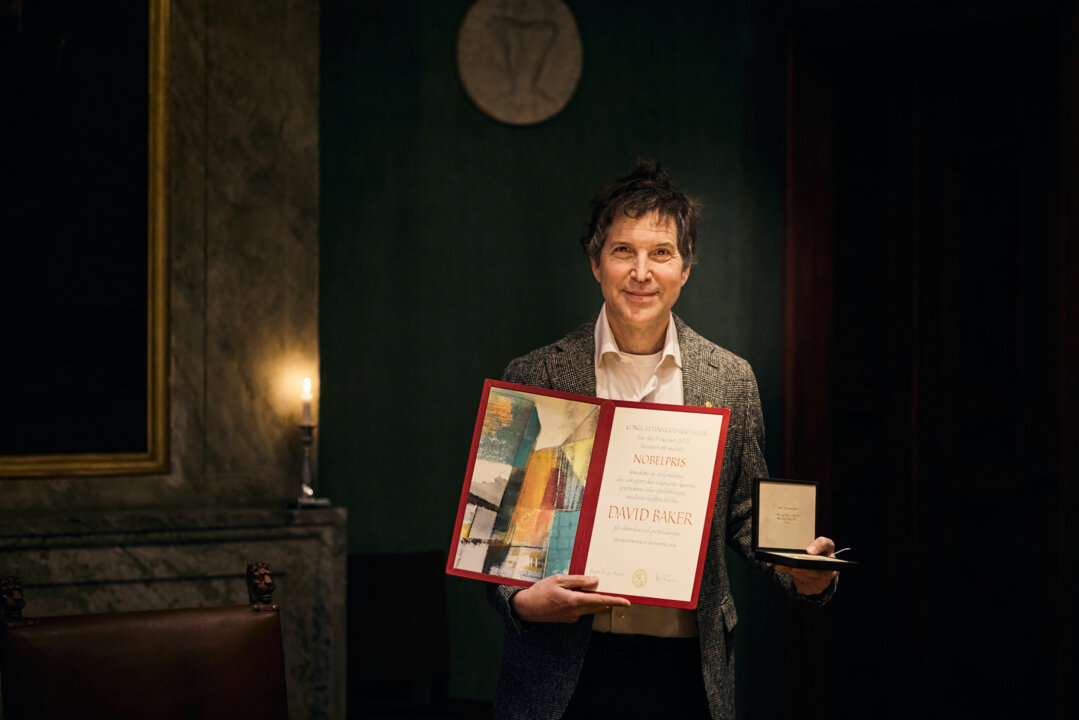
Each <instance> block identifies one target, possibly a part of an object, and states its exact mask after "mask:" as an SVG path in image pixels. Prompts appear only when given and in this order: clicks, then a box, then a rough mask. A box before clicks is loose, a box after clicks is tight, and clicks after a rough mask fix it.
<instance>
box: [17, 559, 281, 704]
mask: <svg viewBox="0 0 1079 720" xmlns="http://www.w3.org/2000/svg"><path fill="white" fill-rule="evenodd" d="M13 581H14V582H13ZM248 589H249V598H250V600H251V602H250V604H248V605H235V606H229V607H204V608H187V609H180V610H149V611H144V612H117V613H104V614H95V615H70V616H64V617H48V618H35V619H27V618H23V617H22V607H23V603H22V597H21V595H22V592H21V586H19V585H18V583H17V579H15V578H4V579H3V588H2V590H3V609H4V618H3V629H2V631H0V643H2V654H0V658H2V661H0V680H2V685H3V691H2V693H3V694H2V697H3V709H4V712H3V717H4V718H5V720H24V719H25V720H29V719H31V718H32V719H33V720H52V719H53V718H56V719H59V718H110V720H126V719H128V718H130V719H131V720H135V719H138V720H145V719H146V718H154V719H155V720H162V719H164V720H170V719H172V718H176V719H179V718H205V719H208V720H216V719H217V718H221V719H224V718H246V717H257V718H260V720H266V719H268V718H269V719H274V718H282V719H283V718H287V717H288V705H287V702H286V695H285V663H284V653H283V650H282V644H281V621H280V614H279V613H278V608H277V606H276V605H274V604H272V602H271V597H270V593H272V591H273V581H272V579H271V578H270V576H269V569H268V568H267V567H266V566H265V564H263V563H252V564H251V565H249V566H248Z"/></svg>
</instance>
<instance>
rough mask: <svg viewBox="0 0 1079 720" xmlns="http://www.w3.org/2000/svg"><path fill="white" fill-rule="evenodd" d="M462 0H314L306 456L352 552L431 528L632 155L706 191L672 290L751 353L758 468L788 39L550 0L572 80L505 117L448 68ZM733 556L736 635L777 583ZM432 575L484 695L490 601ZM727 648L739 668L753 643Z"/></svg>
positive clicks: (748, 700)
mask: <svg viewBox="0 0 1079 720" xmlns="http://www.w3.org/2000/svg"><path fill="white" fill-rule="evenodd" d="M469 4H470V3H469V2H467V1H466V0H458V1H455V2H417V1H410V2H405V1H401V0H385V1H384V2H345V1H343V0H328V1H324V2H323V3H322V10H321V12H322V18H321V24H322V61H321V73H322V87H321V118H322V120H321V167H322V173H321V182H322V186H321V203H322V219H321V227H322V231H321V232H322V235H321V257H320V263H321V277H320V283H321V290H320V310H319V312H320V346H321V348H320V352H321V373H322V395H321V417H320V424H321V427H320V476H321V488H322V490H323V491H324V492H325V494H326V495H328V496H329V497H330V498H331V499H332V500H333V501H334V502H335V503H338V504H343V505H346V506H347V507H348V510H349V516H350V526H349V533H350V549H351V551H352V552H353V553H362V552H396V551H410V550H421V549H432V548H437V549H444V548H448V547H449V545H450V535H451V532H452V528H453V522H454V514H455V511H456V509H457V501H458V498H459V493H460V488H461V483H462V480H463V474H464V470H465V463H466V460H467V456H468V450H469V445H470V442H471V435H472V430H473V424H474V422H475V413H476V408H477V403H478V400H479V392H480V389H481V386H482V383H483V379H484V378H486V377H498V376H500V374H501V372H502V369H503V367H504V366H505V364H506V362H507V361H508V360H510V359H511V358H513V357H515V356H518V355H521V354H523V353H525V352H527V351H529V350H531V349H532V348H534V347H537V346H539V345H542V344H546V343H549V342H551V341H553V340H555V339H556V338H558V337H560V336H561V335H562V334H563V333H564V332H566V331H568V330H570V329H571V328H573V327H575V326H576V325H578V324H579V323H580V322H582V321H583V320H584V319H586V318H587V316H589V315H590V314H591V313H593V312H595V310H596V309H598V307H599V305H600V303H601V302H602V299H601V296H600V293H599V289H598V286H597V285H596V283H595V281H594V280H593V278H592V276H591V273H590V272H589V269H588V264H587V260H586V259H585V258H584V256H583V255H581V254H580V250H579V247H578V245H577V237H578V236H579V235H580V234H581V232H582V230H583V226H584V223H585V220H586V212H587V203H588V200H589V199H590V197H591V196H592V194H593V193H594V192H595V191H596V190H597V189H598V188H599V187H600V186H602V185H603V184H605V183H606V182H608V181H609V180H611V179H613V178H614V177H615V176H616V175H618V174H620V173H621V172H623V171H624V170H625V169H627V167H628V166H629V164H630V162H631V161H632V158H633V157H634V156H635V155H644V156H651V157H654V158H656V159H658V160H660V161H661V162H663V163H664V164H665V165H667V167H668V168H670V169H671V171H672V172H673V174H674V175H675V177H677V178H678V179H679V180H680V182H681V183H682V185H683V186H684V187H685V188H686V189H687V190H688V191H689V192H691V193H692V194H695V195H696V196H697V197H699V198H700V199H701V200H702V201H703V203H704V206H705V220H704V224H703V228H702V241H701V260H700V262H699V264H698V265H696V266H695V267H694V269H693V274H692V277H691V278H690V281H689V284H688V285H687V286H686V289H685V290H684V291H683V294H682V299H681V300H680V302H679V305H678V307H677V311H678V312H679V313H680V314H681V315H682V316H683V317H684V318H685V319H686V320H687V321H688V322H689V324H690V325H691V326H693V327H694V328H695V329H696V330H697V331H698V332H700V333H702V334H704V335H705V336H707V337H709V338H711V339H712V340H714V341H716V342H718V343H720V344H722V345H724V346H726V347H728V348H729V349H731V350H733V351H734V352H736V353H738V354H740V355H742V356H744V357H746V358H747V359H748V360H749V361H750V362H751V363H752V364H753V366H754V368H755V369H756V371H757V375H758V379H759V382H760V387H761V392H762V399H763V402H764V410H765V416H766V419H767V422H768V431H769V439H770V445H769V458H770V460H771V461H772V467H773V470H776V469H777V467H776V462H775V461H776V453H775V450H776V449H777V448H778V447H779V444H778V440H779V438H778V429H779V421H780V410H781V408H780V405H779V398H780V390H781V388H780V382H781V377H780V363H781V332H780V331H781V327H780V325H781V298H782V295H781V290H782V288H781V279H782V277H781V275H782V262H781V252H782V229H781V228H782V224H781V220H782V218H781V212H782V180H781V178H782V148H783V133H782V100H783V83H782V56H783V53H782V46H781V44H780V39H779V37H780V36H779V34H778V33H775V32H772V31H771V30H770V29H769V28H771V27H772V25H771V22H770V20H769V19H768V18H766V17H755V16H754V12H757V10H755V8H754V7H753V5H755V3H752V2H750V0H742V1H741V2H725V3H686V4H684V5H682V6H679V7H678V11H677V12H671V11H670V8H669V7H667V6H664V5H662V4H659V3H655V2H644V1H633V2H617V3H615V2H571V3H568V4H569V5H570V7H571V9H572V10H573V12H574V14H575V16H576V19H577V22H578V26H579V29H580V33H581V38H582V42H583V46H584V70H583V74H582V77H581V81H580V85H579V87H578V89H577V91H576V94H575V95H574V97H573V98H572V100H571V101H570V103H569V104H568V106H567V107H566V108H565V109H564V110H563V111H562V112H561V113H560V114H559V115H557V116H555V117H554V118H552V119H551V120H548V121H547V122H545V123H542V124H540V125H537V126H532V127H524V128H520V127H510V126H507V125H503V124H500V123H498V122H496V121H494V120H492V119H490V118H488V117H486V116H485V115H483V114H482V113H480V112H479V111H478V110H477V109H476V108H475V107H474V106H473V105H472V104H471V103H470V101H469V100H468V98H467V97H466V95H465V94H464V92H463V90H462V88H461V86H460V84H459V82H458V79H457V75H456V65H455V41H456V34H457V28H458V26H459V24H460V21H461V19H462V17H463V16H464V13H465V11H466V10H467V7H468V5H469ZM756 4H759V5H764V4H765V3H756ZM762 88H767V92H763V91H762V90H761V89H762ZM735 573H736V577H735V582H736V585H737V589H736V591H737V598H738V602H739V604H738V608H739V613H740V614H741V616H742V623H741V624H740V626H739V643H740V645H742V646H746V647H748V646H749V645H750V644H751V643H753V641H754V639H760V638H761V635H762V634H763V633H766V632H767V627H766V625H765V624H764V623H759V622H755V613H754V612H753V610H754V609H759V608H762V607H764V608H767V607H768V606H769V605H770V604H771V603H773V602H774V600H773V599H772V598H771V596H770V595H761V594H760V593H761V591H760V588H759V587H758V585H757V583H756V581H755V580H749V579H747V578H746V577H745V574H744V572H742V570H741V568H738V569H736V571H735ZM447 582H448V586H449V592H450V613H451V625H452V642H453V665H454V678H453V682H452V687H451V691H452V692H453V693H455V694H458V695H469V696H475V697H486V696H489V695H490V694H491V692H492V690H493V684H494V676H495V671H496V661H497V648H498V643H499V637H500V626H499V623H498V621H497V619H496V616H495V615H494V613H493V612H491V611H490V610H489V609H488V608H487V607H486V604H485V602H484V599H483V593H482V588H481V584H480V583H478V582H474V581H467V580H462V579H459V578H450V579H448V581H447ZM352 590H353V591H357V590H358V588H355V587H354V588H352ZM760 614H762V613H760V612H758V613H756V615H760ZM757 644H758V645H759V643H757ZM740 652H742V655H741V656H740V660H739V662H740V673H742V672H744V671H745V669H746V668H747V667H749V666H752V665H753V664H754V663H757V666H758V668H759V667H761V663H768V662H770V660H769V659H768V657H767V656H766V655H764V656H762V657H761V658H759V659H755V656H754V654H753V653H751V652H749V651H748V650H743V651H740ZM755 674H756V673H755ZM757 676H758V677H759V676H760V674H757ZM758 684H759V685H760V688H761V690H762V692H758V691H757V690H756V689H754V688H753V687H751V686H748V685H745V683H743V687H742V688H741V689H742V690H743V699H742V700H740V702H742V703H743V708H744V707H745V706H747V704H748V705H752V704H753V703H754V702H766V700H755V698H757V697H759V696H763V695H764V694H765V693H764V692H763V684H760V683H758Z"/></svg>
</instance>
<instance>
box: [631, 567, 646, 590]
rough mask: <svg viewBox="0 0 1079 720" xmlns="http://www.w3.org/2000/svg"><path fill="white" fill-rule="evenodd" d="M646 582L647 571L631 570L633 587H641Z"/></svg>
mask: <svg viewBox="0 0 1079 720" xmlns="http://www.w3.org/2000/svg"><path fill="white" fill-rule="evenodd" d="M647 582H648V573H646V572H645V571H644V570H634V571H633V587H635V588H643V587H644V586H645V584H646V583H647Z"/></svg>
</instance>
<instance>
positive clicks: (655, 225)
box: [592, 212, 689, 353]
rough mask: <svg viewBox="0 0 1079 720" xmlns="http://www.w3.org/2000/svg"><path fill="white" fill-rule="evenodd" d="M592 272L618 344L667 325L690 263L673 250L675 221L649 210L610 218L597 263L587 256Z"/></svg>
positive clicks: (657, 330) (674, 247) (651, 332)
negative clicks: (611, 219)
mask: <svg viewBox="0 0 1079 720" xmlns="http://www.w3.org/2000/svg"><path fill="white" fill-rule="evenodd" d="M592 274H593V275H595V276H596V281H597V282H598V283H599V284H600V287H601V289H602V290H603V299H604V300H606V301H607V321H608V322H609V323H610V324H611V330H612V331H613V332H614V334H615V338H616V339H617V340H618V341H619V344H620V345H621V344H622V341H623V339H627V338H629V337H639V336H641V335H649V336H651V335H652V334H657V333H660V332H662V331H664V330H666V327H667V321H668V319H669V317H670V311H671V308H672V307H674V303H675V302H676V301H677V300H678V295H679V294H680V293H681V292H682V286H683V285H685V284H686V280H688V279H689V268H688V267H686V266H685V263H684V262H683V260H682V256H681V255H680V254H679V253H678V238H677V235H676V232H675V226H674V223H673V222H671V221H670V219H668V218H663V217H660V216H659V214H658V213H656V212H652V213H649V214H647V215H642V216H640V217H637V218H629V217H626V216H624V215H620V216H619V217H617V218H615V220H614V222H612V223H611V225H610V227H609V228H608V230H607V242H606V243H604V245H603V249H602V250H600V255H599V262H598V263H597V262H596V261H595V260H593V261H592ZM622 349H623V350H627V351H629V352H640V350H639V349H633V348H626V347H623V348H622ZM658 349H659V348H655V349H652V350H644V351H643V352H645V353H648V352H655V351H657V350H658Z"/></svg>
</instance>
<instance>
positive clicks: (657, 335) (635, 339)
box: [607, 315, 670, 355]
mask: <svg viewBox="0 0 1079 720" xmlns="http://www.w3.org/2000/svg"><path fill="white" fill-rule="evenodd" d="M669 323H670V317H669V316H668V318H667V322H666V323H664V324H663V325H661V326H660V327H658V328H654V327H649V328H634V327H629V326H620V325H618V324H616V323H613V322H611V317H610V315H608V316H607V324H608V325H610V328H611V334H612V335H614V341H615V342H616V343H618V349H619V350H621V351H622V352H624V353H629V354H630V355H652V354H654V353H658V352H659V351H660V350H662V349H663V346H664V345H665V344H666V343H667V325H668V324H669Z"/></svg>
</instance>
